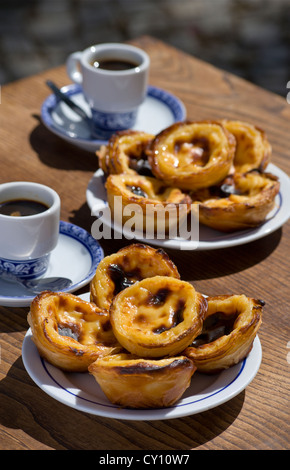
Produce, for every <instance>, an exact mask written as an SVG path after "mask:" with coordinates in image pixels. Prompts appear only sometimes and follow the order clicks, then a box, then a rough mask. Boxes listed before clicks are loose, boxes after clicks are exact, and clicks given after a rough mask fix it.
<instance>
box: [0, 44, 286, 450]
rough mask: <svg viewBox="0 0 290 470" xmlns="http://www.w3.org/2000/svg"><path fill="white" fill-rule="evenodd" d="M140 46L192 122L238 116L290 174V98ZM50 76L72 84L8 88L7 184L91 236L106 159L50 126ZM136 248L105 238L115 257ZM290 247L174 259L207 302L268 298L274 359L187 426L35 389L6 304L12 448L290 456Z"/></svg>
mask: <svg viewBox="0 0 290 470" xmlns="http://www.w3.org/2000/svg"><path fill="white" fill-rule="evenodd" d="M132 42H133V43H135V44H136V45H139V46H141V47H143V48H144V49H145V50H146V51H147V52H148V53H149V55H150V57H151V71H150V83H151V84H153V85H155V86H159V87H162V88H165V89H166V90H168V91H170V92H172V93H174V94H176V95H177V96H178V97H179V98H180V99H181V100H183V102H184V103H185V105H186V109H187V116H188V118H189V119H218V118H224V117H228V118H238V119H245V120H247V121H250V122H253V123H254V124H257V125H259V126H261V127H262V128H264V129H265V130H266V132H267V134H268V137H269V140H270V142H271V144H272V146H273V159H272V161H273V163H274V164H276V165H277V166H279V167H280V168H281V169H283V170H284V171H285V172H286V173H288V174H289V173H290V171H289V170H290V168H289V167H290V159H289V149H290V133H289V123H290V105H289V104H288V103H287V102H286V96H285V99H283V98H281V97H279V96H276V95H274V94H272V93H270V92H267V91H265V90H261V89H259V88H257V87H256V86H255V85H253V84H250V83H248V82H245V81H244V80H242V79H241V78H238V77H235V76H233V75H230V74H228V73H226V72H224V71H221V70H218V69H216V68H214V67H212V66H211V65H209V64H206V63H203V62H202V61H200V60H197V59H195V58H193V57H190V56H188V55H187V54H185V53H182V52H181V51H178V50H176V49H174V48H172V47H169V46H168V45H166V44H164V43H162V42H160V41H157V40H155V39H153V38H150V37H146V36H145V37H142V38H139V39H137V40H136V41H132ZM47 78H50V79H52V80H54V81H56V82H57V84H58V85H59V86H62V85H66V84H67V83H68V79H67V75H66V71H65V67H63V66H62V67H57V68H54V69H51V70H48V71H45V72H43V73H41V74H39V75H35V76H32V77H29V78H26V79H23V80H19V81H17V82H14V83H11V84H8V85H6V86H5V87H3V89H2V102H1V107H0V112H1V131H0V133H1V138H0V160H1V173H0V182H6V181H13V180H20V179H21V180H31V181H38V182H41V183H44V184H47V185H49V186H51V187H52V188H54V189H55V190H56V191H57V192H58V193H59V194H60V197H61V202H62V209H61V218H62V220H66V221H71V222H73V223H75V224H77V225H80V226H82V227H83V228H85V229H87V230H90V227H91V224H92V222H93V218H92V217H91V215H90V211H89V209H88V207H87V204H86V199H85V191H86V187H87V184H88V182H89V180H90V178H91V177H92V175H93V173H94V172H95V170H96V168H97V161H96V157H95V155H94V154H93V153H89V152H84V151H82V150H80V149H78V148H76V147H73V146H71V145H70V144H67V143H66V142H64V141H62V140H61V139H59V138H58V137H57V136H54V135H53V134H52V133H50V132H49V131H48V130H47V129H46V128H45V127H44V126H43V124H42V123H41V122H40V106H41V103H42V102H43V100H44V99H45V98H46V96H47V95H48V94H49V93H50V91H49V90H48V88H47V87H46V85H45V80H46V79H47ZM285 95H286V93H285ZM126 244H128V243H127V242H126V241H114V243H112V242H108V241H102V246H103V247H104V250H105V254H109V253H111V252H113V251H117V249H119V248H120V247H121V246H125V245H126ZM289 245H290V233H289V223H287V224H285V225H284V227H282V228H281V229H278V230H277V231H275V232H274V233H272V234H271V235H268V236H267V237H265V238H263V239H261V240H257V241H255V242H252V243H248V244H246V245H242V246H239V247H234V248H226V249H220V250H215V251H205V252H201V251H199V252H196V251H193V252H189V253H188V252H183V251H175V250H168V253H169V255H170V256H171V257H172V259H173V260H174V262H175V263H176V264H177V266H178V268H179V271H180V273H181V277H182V278H183V279H185V280H187V281H189V282H192V283H193V285H194V286H195V287H196V289H197V290H199V291H201V292H202V293H205V294H208V295H216V294H220V293H222V294H225V293H245V294H247V295H249V296H254V297H256V298H262V299H263V300H265V301H266V306H265V311H264V312H265V313H264V318H263V324H262V327H261V329H260V331H259V337H260V340H261V344H262V348H263V361H262V365H261V368H260V370H259V373H258V374H257V376H256V378H255V379H254V380H253V382H252V383H251V384H250V385H249V386H248V387H247V388H246V390H245V391H243V392H242V393H240V394H239V395H238V396H236V397H235V398H233V399H231V400H230V401H229V402H227V403H225V404H223V405H221V406H219V407H217V408H215V409H212V410H209V411H206V412H204V413H199V414H197V415H193V416H188V417H184V418H179V419H174V420H165V421H148V422H138V421H123V420H115V419H107V418H101V417H97V416H92V415H89V414H86V413H81V412H79V411H76V410H73V409H71V408H69V407H67V406H65V405H62V404H61V403H58V402H56V401H55V400H53V399H52V398H50V397H49V396H47V395H46V394H45V393H44V392H43V391H42V390H40V389H39V388H38V387H37V386H36V385H35V384H34V383H33V381H32V380H31V379H30V377H29V376H28V374H27V373H26V371H25V369H24V366H23V363H22V359H21V345H22V340H23V337H24V335H25V332H26V330H27V327H28V325H27V321H26V316H27V312H28V308H8V307H1V308H0V338H1V342H0V345H1V362H0V379H1V381H0V396H1V407H0V448H1V449H39V450H45V449H96V450H104V449H106V450H110V449H118V450H120V449H124V450H136V449H144V450H148V449H150V450H159V449H164V450H168V451H169V450H188V449H196V448H198V449H275V450H276V449H277V450H278V449H289V401H288V400H289V398H288V397H289V363H288V362H287V353H288V352H289V349H287V345H288V341H289V338H290V335H289V318H288V315H289V300H290V299H289V287H288V278H289V251H290V250H289V248H290V246H289ZM85 290H87V288H86V289H85ZM83 291H84V289H83V290H81V292H83ZM88 430H89V432H88Z"/></svg>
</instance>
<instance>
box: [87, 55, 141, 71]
mask: <svg viewBox="0 0 290 470" xmlns="http://www.w3.org/2000/svg"><path fill="white" fill-rule="evenodd" d="M90 65H92V66H93V67H95V68H97V69H103V70H118V71H119V70H130V69H134V68H135V67H138V65H139V64H137V63H136V62H131V61H129V60H125V59H118V58H116V59H114V58H111V57H110V58H98V57H93V59H91V61H90Z"/></svg>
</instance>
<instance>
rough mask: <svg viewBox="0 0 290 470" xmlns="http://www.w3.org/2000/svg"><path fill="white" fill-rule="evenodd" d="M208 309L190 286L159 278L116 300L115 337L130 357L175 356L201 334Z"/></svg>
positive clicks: (134, 287)
mask: <svg viewBox="0 0 290 470" xmlns="http://www.w3.org/2000/svg"><path fill="white" fill-rule="evenodd" d="M206 305H207V302H206V299H205V298H204V297H203V296H202V295H201V294H199V293H198V292H196V290H195V289H194V287H193V286H192V285H191V284H190V283H188V282H186V281H181V280H180V279H175V278H173V277H164V276H155V277H152V278H147V279H143V280H142V281H139V282H136V283H135V284H133V285H132V286H130V287H127V288H126V289H125V290H123V291H122V292H120V293H119V294H118V295H117V296H116V297H114V299H113V302H112V304H111V307H110V319H111V324H112V327H113V332H114V334H115V337H116V338H117V340H118V341H119V343H120V344H121V345H122V346H123V347H124V348H125V349H126V350H127V351H129V352H130V353H132V354H136V355H138V356H140V357H143V358H144V357H151V358H155V357H162V356H163V357H164V356H174V355H176V354H179V353H180V352H181V351H183V349H184V348H186V347H187V346H189V344H191V342H192V341H193V339H194V338H195V337H196V336H197V335H198V334H199V333H200V331H201V329H202V323H203V317H204V314H205V311H206Z"/></svg>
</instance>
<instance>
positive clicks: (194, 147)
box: [174, 137, 210, 166]
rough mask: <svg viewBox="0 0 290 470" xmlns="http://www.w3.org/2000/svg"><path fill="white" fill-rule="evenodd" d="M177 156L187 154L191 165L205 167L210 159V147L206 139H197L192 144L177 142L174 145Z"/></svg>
mask: <svg viewBox="0 0 290 470" xmlns="http://www.w3.org/2000/svg"><path fill="white" fill-rule="evenodd" d="M174 153H175V154H187V155H188V156H189V157H190V160H191V163H194V164H196V165H199V166H205V165H206V164H207V163H208V161H209V159H210V146H209V142H208V139H206V138H205V137H195V138H193V139H192V140H191V142H187V141H183V140H181V139H180V140H176V141H175V143H174Z"/></svg>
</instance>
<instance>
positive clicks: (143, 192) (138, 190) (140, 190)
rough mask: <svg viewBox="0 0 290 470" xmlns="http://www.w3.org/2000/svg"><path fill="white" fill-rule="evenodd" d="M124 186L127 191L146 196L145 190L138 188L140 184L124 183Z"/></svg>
mask: <svg viewBox="0 0 290 470" xmlns="http://www.w3.org/2000/svg"><path fill="white" fill-rule="evenodd" d="M126 188H127V189H128V190H129V191H131V193H133V194H135V195H136V196H139V197H145V198H148V194H147V193H145V191H143V189H142V188H140V186H130V185H126Z"/></svg>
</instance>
